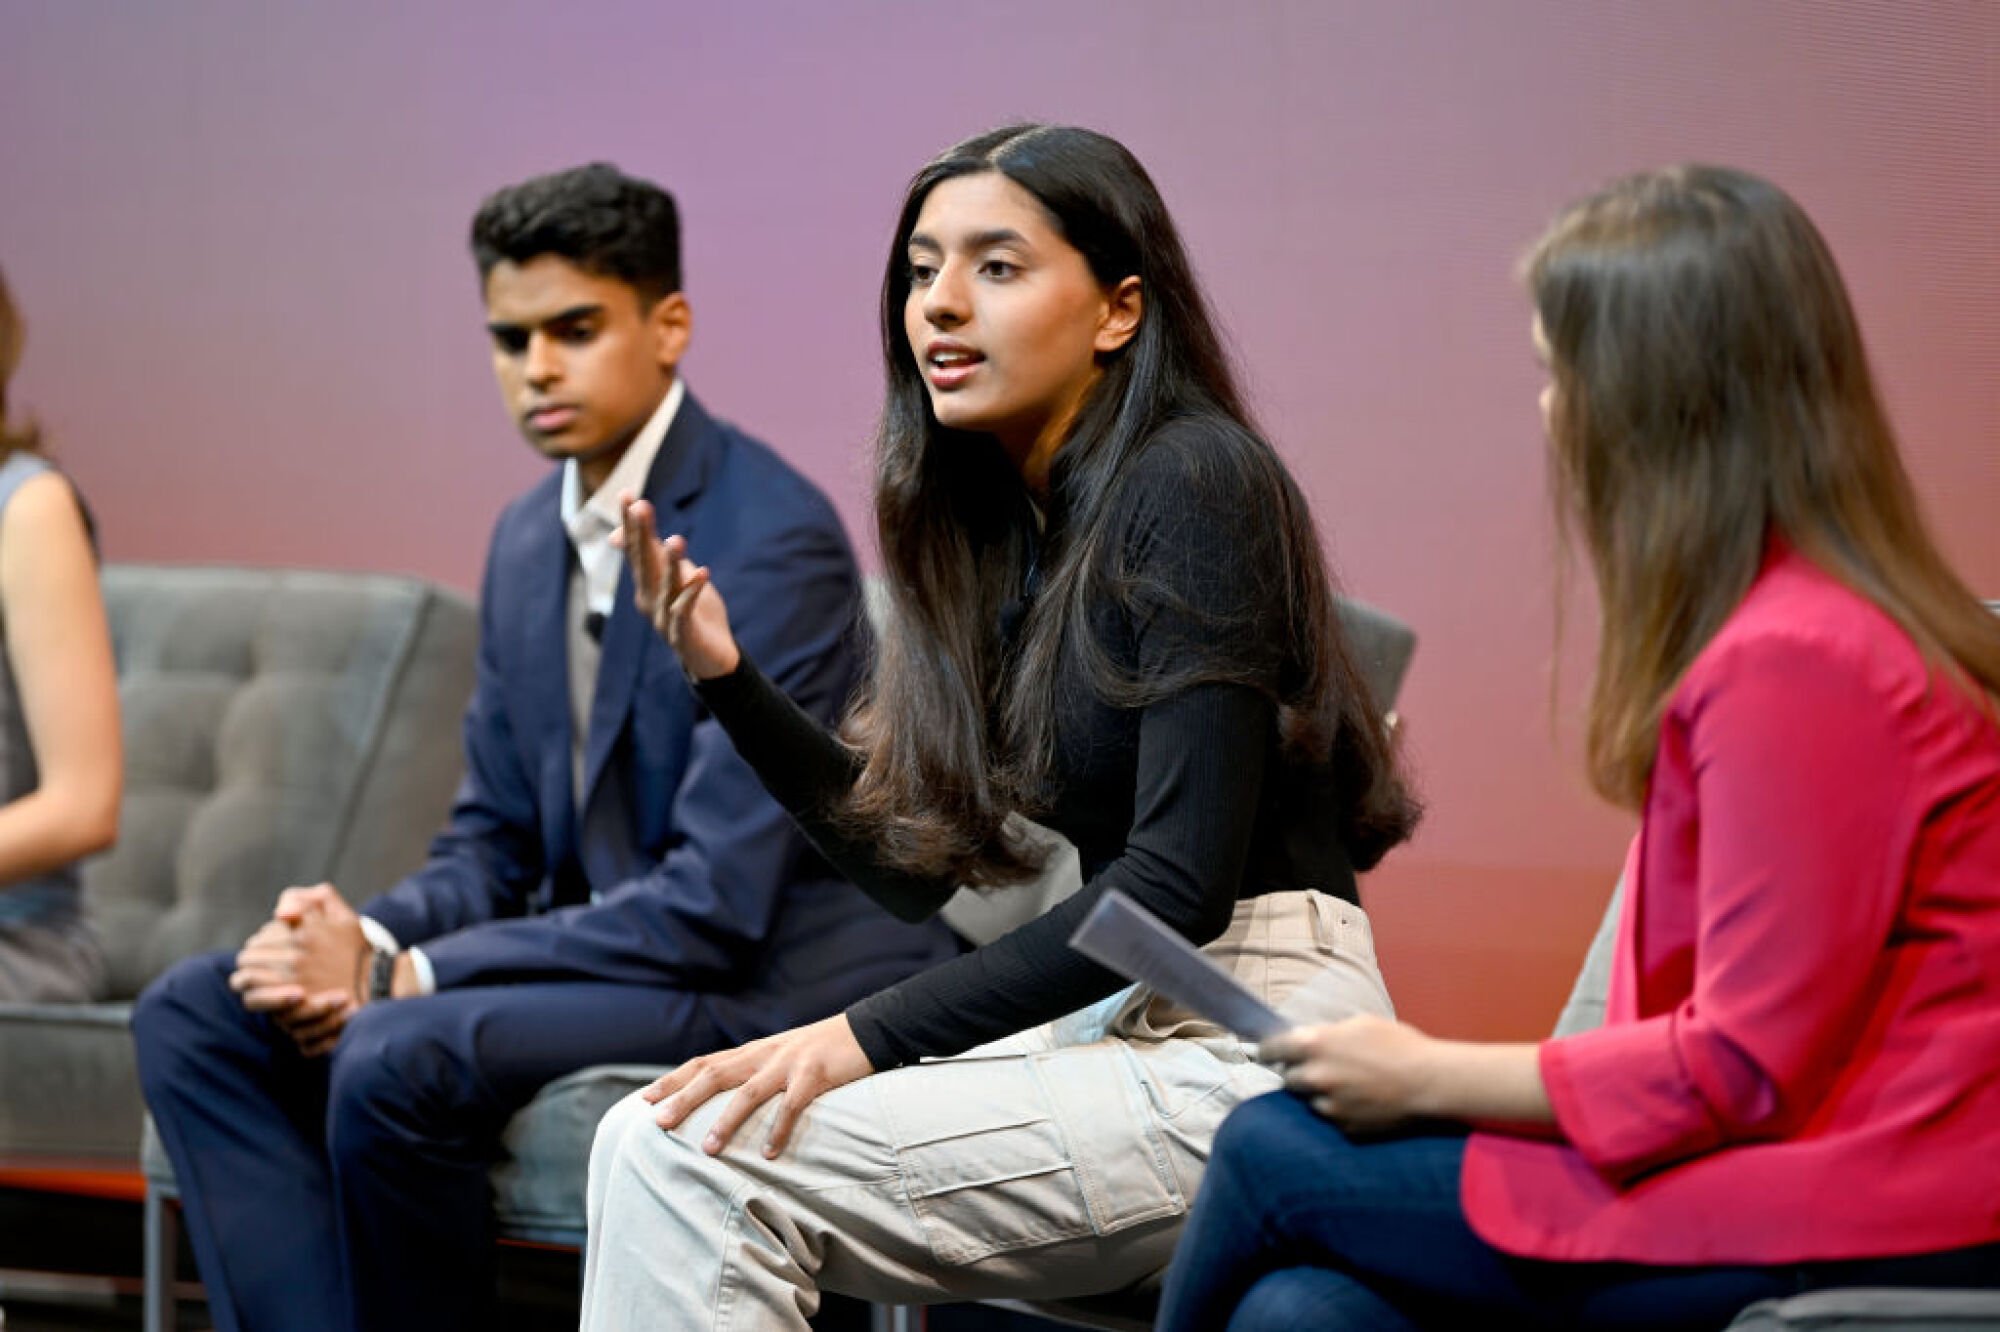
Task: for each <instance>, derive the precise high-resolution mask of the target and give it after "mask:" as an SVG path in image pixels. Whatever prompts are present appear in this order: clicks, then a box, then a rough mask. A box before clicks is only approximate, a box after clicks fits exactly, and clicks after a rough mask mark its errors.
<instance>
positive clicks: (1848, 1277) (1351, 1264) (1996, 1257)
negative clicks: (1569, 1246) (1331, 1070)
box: [1159, 1092, 2000, 1332]
mask: <svg viewBox="0 0 2000 1332" xmlns="http://www.w3.org/2000/svg"><path fill="white" fill-rule="evenodd" d="M1464 1160H1465V1137H1464V1135H1463V1134H1462V1133H1452V1132H1438V1133H1434V1134H1422V1133H1417V1134H1406V1135H1402V1136H1398V1137H1393V1138H1384V1139H1378V1140H1373V1141H1367V1142H1353V1141H1350V1140H1349V1139H1348V1138H1347V1137H1346V1135H1344V1134H1343V1133H1342V1132H1341V1131H1340V1130H1339V1129H1338V1128H1335V1127H1334V1126H1333V1125H1332V1124H1330V1123H1328V1122H1327V1121H1326V1120H1324V1119H1322V1118H1321V1117H1320V1116H1318V1115H1317V1114H1314V1113H1313V1111H1312V1109H1311V1107H1310V1106H1308V1105H1307V1104H1306V1103H1305V1102H1304V1101H1303V1100H1301V1099H1299V1098H1298V1097H1295V1096H1292V1095H1290V1094H1289V1093H1286V1092H1277V1093H1273V1094H1272V1095H1269V1096H1262V1097H1259V1098H1257V1099H1256V1100H1254V1101H1248V1102H1246V1103H1244V1104H1243V1105H1241V1106H1239V1107H1238V1108H1237V1109H1236V1111H1235V1113H1233V1114H1232V1115H1230V1117H1229V1118H1228V1119H1227V1120H1225V1121H1224V1122H1223V1125H1222V1131H1221V1132H1220V1133H1218V1134H1217V1135H1216V1138H1215V1150H1214V1155H1213V1156H1212V1157H1211V1158H1210V1159H1209V1164H1208V1172H1207V1174H1205V1175H1204V1176H1203V1178H1202V1183H1201V1192H1200V1194H1199V1195H1198V1196H1197V1197H1196V1199H1195V1205H1194V1211H1193V1212H1192V1213H1191V1214H1190V1216H1189V1218H1188V1225H1187V1229H1186V1231H1185V1232H1184V1233H1183V1234H1182V1236H1181V1241H1180V1247H1179V1248H1178V1249H1177V1250H1176V1251H1175V1254H1174V1262H1173V1267H1172V1268H1171V1270H1170V1271H1169V1272H1168V1274H1167V1285H1166V1292H1165V1295H1164V1298H1163V1304H1162V1309H1161V1316H1160V1322H1159V1332H1219V1330H1220V1329H1225V1328H1226V1329H1228V1330H1229V1332H1302V1329H1306V1328H1321V1327H1325V1328H1339V1329H1341V1332H1362V1330H1363V1329H1374V1328H1381V1329H1396V1330H1397V1332H1407V1330H1408V1329H1411V1328H1424V1327H1438V1328H1460V1327H1479V1328H1663V1329H1664V1328H1674V1329H1681V1328H1720V1327H1723V1326H1725V1325H1727V1324H1728V1323H1729V1322H1730V1320H1731V1319H1733V1318H1734V1317H1735V1316H1736V1315H1737V1314H1738V1313H1739V1312H1741V1310H1742V1309H1743V1308H1744V1306H1746V1305H1748V1304H1751V1303H1754V1302H1755V1301H1757V1300H1760V1299H1768V1298H1772V1297H1783V1296H1788V1295H1796V1294H1800V1293H1802V1292H1804V1291H1807V1290H1815V1289H1820V1288H1823V1287H1829V1286H1859V1285H1866V1286H1907V1285H1935V1286H1988V1287H1990V1286H1996V1285H2000V1244H1989V1245H1983V1246H1980V1247H1978V1248H1970V1249H1958V1250H1953V1251H1951V1252H1949V1253H1937V1254H1923V1255H1919V1256H1916V1257H1908V1258H1888V1259H1875V1260H1864V1261H1851V1262H1826V1263H1801V1264H1793V1265H1789V1266H1783V1267H1655V1266H1645V1265H1641V1264H1636V1263H1557V1262H1543V1261H1537V1260H1533V1259H1526V1258H1516V1257H1513V1256H1511V1255H1509V1254H1505V1253H1502V1252H1501V1251H1499V1250H1498V1249H1495V1248H1493V1247H1492V1246H1491V1245H1489V1244H1487V1243H1486V1242H1485V1241H1484V1240H1482V1239H1480V1238H1479V1236H1478V1235H1477V1234H1476V1233H1474V1231H1473V1229H1472V1227H1471V1226H1470V1224H1468V1223H1467V1221H1466V1219H1465V1213H1464V1212H1463V1211H1462V1210H1460V1208H1459V1202H1458V1185H1459V1174H1460V1170H1461V1168H1462V1166H1463V1163H1464Z"/></svg>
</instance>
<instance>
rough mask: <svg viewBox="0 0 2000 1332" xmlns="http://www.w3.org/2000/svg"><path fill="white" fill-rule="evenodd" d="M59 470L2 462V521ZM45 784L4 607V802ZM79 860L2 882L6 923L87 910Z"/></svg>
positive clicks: (53, 922)
mask: <svg viewBox="0 0 2000 1332" xmlns="http://www.w3.org/2000/svg"><path fill="white" fill-rule="evenodd" d="M52 470H54V469H53V468H52V466H51V465H50V463H49V462H48V460H47V459H44V458H39V457H36V456H35V455H34V454H32V453H14V454H10V455H8V457H7V460H6V461H5V462H0V525H4V524H5V522H6V520H7V503H8V501H10V500H12V499H13V498H14V492H15V491H17V490H19V489H20V488H21V485H22V483H23V482H25V481H27V480H29V479H30V478H32V477H35V476H39V475H40V474H41V473H43V472H47V471H52ZM40 784H41V778H40V775H39V774H38V773H37V772H36V771H35V751H34V748H33V747H32V746H31V745H30V744H29V743H28V722H27V718H26V717H24V716H23V715H22V714H21V695H20V692H19V690H18V689H16V687H15V684H14V668H13V665H12V664H11V662H10V660H9V657H8V653H7V616H6V611H5V608H4V607H0V804H6V803H8V802H9V801H13V800H18V799H20V798H21V797H22V796H24V795H27V794H28V793H29V792H31V791H33V790H34V789H35V788H36V787H37V786H39V785H40ZM77 882H78V878H77V870H76V866H74V865H65V866H63V867H62V868H61V869H56V870H50V871H49V872H47V873H46V874H42V875H39V876H37V877H35V878H33V879H28V880H25V881H23V882H20V883H15V884H9V885H7V886H6V887H4V888H0V927H4V926H7V925H40V926H44V927H47V928H52V929H61V928H64V927H66V926H68V925H71V924H73V923H75V922H76V921H77V919H78V918H79V917H80V916H81V914H82V906H81V899H80V897H79V896H78V888H77Z"/></svg>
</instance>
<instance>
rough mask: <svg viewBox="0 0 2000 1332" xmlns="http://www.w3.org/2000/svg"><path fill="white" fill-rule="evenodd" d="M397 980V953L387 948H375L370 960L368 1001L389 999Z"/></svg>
mask: <svg viewBox="0 0 2000 1332" xmlns="http://www.w3.org/2000/svg"><path fill="white" fill-rule="evenodd" d="M395 981H396V954H395V953H394V952H392V951H390V950H389V949H387V948H377V949H375V956H374V957H373V958H371V959H369V962H368V1002H370V1003H373V1002H375V1001H376V1000H377V999H387V998H388V997H389V989H390V987H391V986H392V985H394V984H395Z"/></svg>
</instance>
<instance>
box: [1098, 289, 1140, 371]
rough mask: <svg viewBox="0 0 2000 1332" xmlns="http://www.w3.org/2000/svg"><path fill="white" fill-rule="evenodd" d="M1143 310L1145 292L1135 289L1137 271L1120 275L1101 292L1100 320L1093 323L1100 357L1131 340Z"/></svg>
mask: <svg viewBox="0 0 2000 1332" xmlns="http://www.w3.org/2000/svg"><path fill="white" fill-rule="evenodd" d="M1145 313H1146V294H1145V293H1144V292H1143V291H1141V290H1140V289H1139V277H1138V274H1136V273H1135V274H1133V275H1132V276H1131V277H1128V278H1122V279H1120V280H1119V282H1118V285H1117V286H1115V287H1112V288H1111V289H1110V290H1109V291H1107V292H1105V293H1104V319H1103V321H1102V322H1101V323H1099V324H1098V326H1097V341H1096V343H1095V344H1094V345H1095V346H1096V348H1097V353H1098V355H1100V356H1105V355H1109V354H1110V353H1112V352H1115V351H1117V350H1118V349H1119V348H1120V347H1123V346H1124V345H1125V344H1126V343H1128V342H1130V341H1131V340H1132V336H1133V334H1135V333H1137V332H1138V331H1139V321H1140V319H1142V318H1143V317H1144V316H1145Z"/></svg>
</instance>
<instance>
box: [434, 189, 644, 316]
mask: <svg viewBox="0 0 2000 1332" xmlns="http://www.w3.org/2000/svg"><path fill="white" fill-rule="evenodd" d="M545 254H552V255H555V256H556V257H558V258H560V259H567V260H568V261H569V262H571V263H573V264H575V265H576V266H577V267H578V268H581V269H583V270H584V271H585V272H586V273H595V274H597V275H599V276H600V277H613V278H617V279H619V280H620V281H621V282H624V283H625V284H627V285H628V286H630V287H631V288H632V289H633V290H635V291H637V292H638V293H639V296H640V299H642V300H643V301H646V302H647V303H651V302H653V301H656V300H658V299H659V298H660V297H662V296H665V295H667V294H669V293H670V292H676V291H679V290H680V289H681V223H680V214H679V213H678V211H677V210H676V209H675V208H674V197H673V196H672V195H671V194H668V193H667V192H666V191H665V190H663V189H661V188H660V187H659V186H658V185H655V184H653V182H651V181H649V180H639V179H637V178H635V177H632V176H628V175H626V174H625V173H624V172H622V171H620V170H619V169H618V168H617V167H615V166H612V165H611V164H610V163H608V162H592V163H591V164H590V165H589V166H580V167H571V168H570V169H569V170H567V171H556V172H551V173H550V174H549V175H546V176H536V177H535V178H534V179H533V180H524V181H522V182H521V183H520V184H519V185H509V186H508V187H507V188H505V189H503V190H499V191H496V192H495V193H494V194H493V195H492V196H491V197H490V198H488V199H487V200H486V202H485V203H483V204H481V205H479V212H478V213H477V214H475V215H474V217H473V219H472V257H473V259H474V260H475V261H476V262H477V263H478V265H479V277H480V280H481V281H484V280H485V279H486V276H487V274H489V273H491V272H492V271H493V267H494V265H496V264H498V263H501V262H502V261H506V262H510V263H515V264H525V263H527V262H528V261H529V260H531V259H535V258H537V257H539V256H541V255H545Z"/></svg>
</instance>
